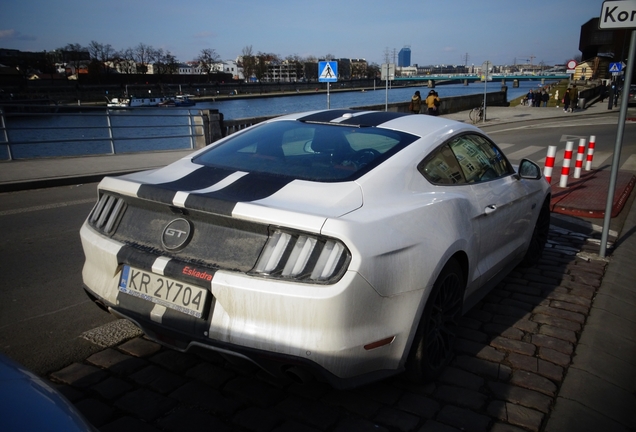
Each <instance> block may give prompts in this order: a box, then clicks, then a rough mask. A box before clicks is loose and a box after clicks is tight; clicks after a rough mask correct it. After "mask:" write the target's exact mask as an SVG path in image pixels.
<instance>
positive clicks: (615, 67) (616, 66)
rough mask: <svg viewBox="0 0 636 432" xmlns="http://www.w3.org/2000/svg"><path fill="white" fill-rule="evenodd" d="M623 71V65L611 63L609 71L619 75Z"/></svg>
mask: <svg viewBox="0 0 636 432" xmlns="http://www.w3.org/2000/svg"><path fill="white" fill-rule="evenodd" d="M622 70H623V64H622V63H610V68H609V71H610V72H612V73H618V72H620V71H622Z"/></svg>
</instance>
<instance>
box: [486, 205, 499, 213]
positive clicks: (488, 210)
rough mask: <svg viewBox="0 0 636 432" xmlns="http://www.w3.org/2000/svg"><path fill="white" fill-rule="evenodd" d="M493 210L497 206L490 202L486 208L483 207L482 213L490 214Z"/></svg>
mask: <svg viewBox="0 0 636 432" xmlns="http://www.w3.org/2000/svg"><path fill="white" fill-rule="evenodd" d="M495 210H497V206H496V205H494V204H490V205H489V206H486V208H485V209H484V213H486V214H490V213H492V212H494V211H495Z"/></svg>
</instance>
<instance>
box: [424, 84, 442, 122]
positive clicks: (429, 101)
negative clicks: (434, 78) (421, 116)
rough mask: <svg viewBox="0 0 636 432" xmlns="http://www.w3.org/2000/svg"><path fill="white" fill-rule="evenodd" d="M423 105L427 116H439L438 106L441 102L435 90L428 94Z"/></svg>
mask: <svg viewBox="0 0 636 432" xmlns="http://www.w3.org/2000/svg"><path fill="white" fill-rule="evenodd" d="M425 103H426V106H427V108H428V115H433V116H436V115H439V106H440V104H441V102H440V99H439V96H438V95H437V92H436V91H435V90H431V91H430V92H428V96H427V97H426V101H425Z"/></svg>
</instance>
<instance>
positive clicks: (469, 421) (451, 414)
mask: <svg viewBox="0 0 636 432" xmlns="http://www.w3.org/2000/svg"><path fill="white" fill-rule="evenodd" d="M436 420H437V421H439V422H442V423H446V424H447V425H450V426H454V427H456V428H458V429H461V430H462V431H466V432H485V431H487V430H488V426H489V425H490V421H491V420H490V417H487V416H485V415H482V414H477V413H475V412H474V411H471V410H468V409H465V408H459V407H456V406H453V405H446V406H445V407H443V408H442V410H441V411H440V412H439V414H438V416H437V419H436Z"/></svg>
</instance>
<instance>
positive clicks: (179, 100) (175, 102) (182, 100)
mask: <svg viewBox="0 0 636 432" xmlns="http://www.w3.org/2000/svg"><path fill="white" fill-rule="evenodd" d="M194 105H196V103H195V102H194V101H193V100H192V99H190V95H176V96H175V97H174V98H168V99H166V100H164V101H163V102H160V103H159V106H160V107H188V106H194Z"/></svg>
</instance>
